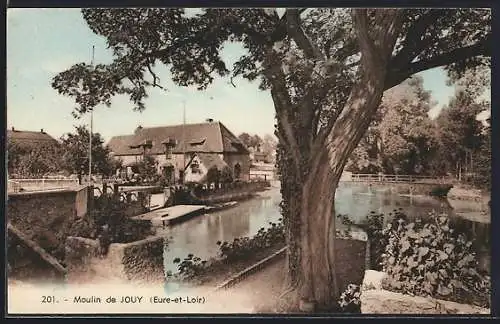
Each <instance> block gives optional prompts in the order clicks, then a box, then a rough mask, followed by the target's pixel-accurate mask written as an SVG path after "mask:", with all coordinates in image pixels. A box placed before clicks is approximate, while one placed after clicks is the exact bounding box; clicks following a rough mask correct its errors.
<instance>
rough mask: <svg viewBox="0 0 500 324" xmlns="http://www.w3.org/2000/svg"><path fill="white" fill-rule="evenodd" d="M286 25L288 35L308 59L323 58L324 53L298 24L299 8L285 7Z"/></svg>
mask: <svg viewBox="0 0 500 324" xmlns="http://www.w3.org/2000/svg"><path fill="white" fill-rule="evenodd" d="M284 16H286V27H287V32H288V35H290V37H292V38H293V40H294V41H295V43H296V44H297V46H299V48H300V49H302V51H304V53H305V54H306V57H308V58H310V59H316V60H319V59H323V58H324V55H323V53H321V50H320V49H319V48H318V47H317V46H315V45H314V44H313V42H312V41H311V39H310V38H309V37H308V36H307V35H306V33H305V32H304V30H303V29H302V27H301V26H300V11H299V9H287V10H286V12H285V15H284Z"/></svg>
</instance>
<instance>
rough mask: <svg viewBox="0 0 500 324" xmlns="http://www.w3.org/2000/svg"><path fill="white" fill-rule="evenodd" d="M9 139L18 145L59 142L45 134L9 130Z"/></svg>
mask: <svg viewBox="0 0 500 324" xmlns="http://www.w3.org/2000/svg"><path fill="white" fill-rule="evenodd" d="M7 139H8V140H11V141H12V142H13V143H15V144H18V145H27V146H31V145H45V144H58V142H57V140H56V139H55V138H53V137H52V136H50V135H49V134H47V133H45V132H33V131H20V130H10V129H9V130H7Z"/></svg>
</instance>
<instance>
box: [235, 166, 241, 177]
mask: <svg viewBox="0 0 500 324" xmlns="http://www.w3.org/2000/svg"><path fill="white" fill-rule="evenodd" d="M240 176H241V165H240V164H239V163H236V165H235V166H234V178H235V179H239V178H240Z"/></svg>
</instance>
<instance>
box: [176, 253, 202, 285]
mask: <svg viewBox="0 0 500 324" xmlns="http://www.w3.org/2000/svg"><path fill="white" fill-rule="evenodd" d="M174 263H179V265H178V266H177V269H178V275H179V276H180V277H181V279H184V280H191V279H193V278H195V277H197V276H199V275H201V274H203V273H205V271H206V269H207V266H206V263H207V261H205V260H202V259H201V258H199V257H195V256H194V255H193V254H188V256H187V257H186V258H184V260H182V262H181V259H180V258H175V259H174ZM167 276H172V274H171V273H169V274H167Z"/></svg>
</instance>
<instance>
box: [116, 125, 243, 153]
mask: <svg viewBox="0 0 500 324" xmlns="http://www.w3.org/2000/svg"><path fill="white" fill-rule="evenodd" d="M168 140H175V142H176V145H175V147H174V148H173V150H172V152H173V153H182V152H202V153H229V152H231V153H241V154H247V153H248V150H247V148H246V147H245V146H244V145H243V143H242V142H241V141H240V140H239V139H238V138H237V137H236V136H235V135H234V134H233V133H231V132H230V131H229V130H228V129H227V128H226V127H225V126H224V125H223V124H222V123H220V122H207V123H200V124H186V125H173V126H162V127H150V128H140V129H138V130H137V132H136V134H132V135H121V136H114V137H113V138H111V140H110V141H109V142H108V146H109V148H110V149H111V151H112V152H113V153H114V154H115V155H136V154H142V148H141V147H137V148H131V146H132V147H135V146H138V145H141V144H143V143H144V142H146V141H151V143H152V147H151V150H150V151H149V152H150V153H152V154H162V153H164V152H165V146H164V144H162V143H165V142H166V141H168Z"/></svg>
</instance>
